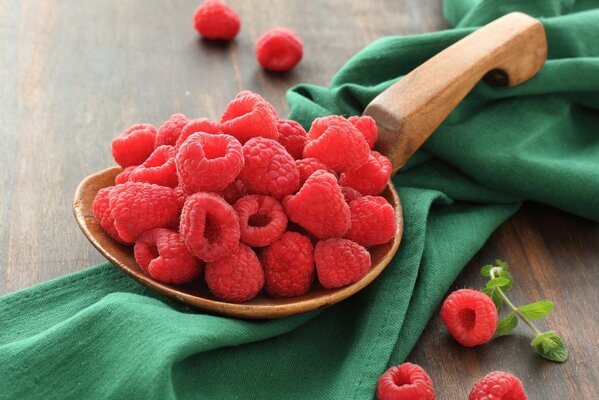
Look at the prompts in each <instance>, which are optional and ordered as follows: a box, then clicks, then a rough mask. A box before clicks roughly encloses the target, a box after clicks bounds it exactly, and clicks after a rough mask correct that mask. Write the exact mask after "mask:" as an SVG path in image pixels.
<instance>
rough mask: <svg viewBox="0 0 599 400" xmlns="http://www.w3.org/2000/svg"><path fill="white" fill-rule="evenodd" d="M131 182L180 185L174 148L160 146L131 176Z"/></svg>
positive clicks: (170, 185)
mask: <svg viewBox="0 0 599 400" xmlns="http://www.w3.org/2000/svg"><path fill="white" fill-rule="evenodd" d="M129 181H130V182H147V183H155V184H156V185H160V186H168V187H175V186H177V184H178V183H179V179H178V178H177V168H176V166H175V149H174V148H173V146H166V145H163V146H158V147H157V148H156V149H155V150H154V152H153V153H152V154H150V157H148V159H147V160H146V161H144V162H143V164H141V165H139V166H137V167H136V168H135V169H134V170H133V171H131V173H130V174H129Z"/></svg>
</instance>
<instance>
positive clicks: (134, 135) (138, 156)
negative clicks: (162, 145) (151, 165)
mask: <svg viewBox="0 0 599 400" xmlns="http://www.w3.org/2000/svg"><path fill="white" fill-rule="evenodd" d="M155 141H156V128H154V126H153V125H150V124H137V125H133V126H131V127H130V128H128V129H127V130H125V131H123V133H121V135H120V136H118V137H117V138H115V139H114V140H113V141H112V157H113V158H114V161H116V163H117V164H119V165H120V166H121V167H123V168H126V167H130V166H132V165H139V164H141V163H142V162H144V161H146V158H148V157H149V156H150V154H152V152H153V151H154V142H155Z"/></svg>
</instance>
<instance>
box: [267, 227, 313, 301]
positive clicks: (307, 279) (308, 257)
mask: <svg viewBox="0 0 599 400" xmlns="http://www.w3.org/2000/svg"><path fill="white" fill-rule="evenodd" d="M261 260H262V266H263V267H264V278H265V287H266V290H267V291H268V293H270V294H271V295H273V296H275V297H293V296H301V295H302V294H305V293H307V292H308V291H309V290H310V287H311V286H312V280H313V279H314V247H313V246H312V243H311V242H310V239H309V238H308V237H306V236H304V235H302V234H299V233H297V232H285V233H284V234H283V236H281V237H280V238H279V239H278V240H277V241H275V242H274V243H272V244H271V245H270V246H268V247H267V248H266V249H265V250H264V252H263V253H262V257H261Z"/></svg>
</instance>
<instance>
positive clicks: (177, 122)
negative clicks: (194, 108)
mask: <svg viewBox="0 0 599 400" xmlns="http://www.w3.org/2000/svg"><path fill="white" fill-rule="evenodd" d="M188 122H189V120H188V119H187V118H186V117H185V115H183V114H173V115H171V116H170V117H169V119H167V120H166V122H165V123H164V124H162V126H161V127H160V128H158V134H157V135H156V142H155V143H154V147H159V146H162V145H168V146H174V145H175V143H177V139H179V136H181V131H182V130H183V127H184V126H185V125H187V123H188Z"/></svg>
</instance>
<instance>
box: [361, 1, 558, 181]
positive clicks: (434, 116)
mask: <svg viewBox="0 0 599 400" xmlns="http://www.w3.org/2000/svg"><path fill="white" fill-rule="evenodd" d="M546 57H547V40H546V38H545V30H544V28H543V25H542V24H541V23H540V22H539V21H537V20H536V19H534V18H532V17H530V16H528V15H526V14H522V13H511V14H507V15H505V16H503V17H501V18H499V19H497V20H495V21H493V22H491V23H489V24H488V25H485V26H484V27H482V28H480V29H479V30H477V31H476V32H473V33H471V34H470V35H468V36H466V37H465V38H463V39H462V40H460V41H458V42H456V43H455V44H453V45H452V46H450V47H448V48H446V49H445V50H443V51H442V52H440V53H439V54H437V55H436V56H434V57H433V58H431V59H430V60H428V61H427V62H425V63H424V64H422V65H420V66H419V67H418V68H416V69H415V70H413V71H412V72H410V73H409V74H408V75H406V76H405V77H403V78H402V79H400V80H399V81H398V82H397V83H395V84H394V85H393V86H391V87H389V88H388V89H387V90H385V91H384V92H383V93H381V94H380V95H378V96H377V97H376V98H375V99H374V100H373V101H372V102H371V103H370V104H369V105H368V107H366V110H365V111H364V115H370V116H371V117H373V118H374V119H375V120H376V122H377V125H378V127H379V140H378V142H377V150H378V151H380V152H381V153H383V154H385V155H386V156H387V157H389V159H390V160H391V163H392V164H393V173H395V172H397V170H398V169H399V168H400V167H401V166H403V165H404V164H405V163H406V161H407V160H408V158H410V156H411V155H412V154H413V153H414V152H415V151H416V150H417V149H418V148H419V147H420V146H421V145H422V143H424V141H425V140H426V139H427V138H428V137H429V136H430V135H431V133H433V131H434V130H435V129H436V128H437V127H438V126H439V125H440V124H441V122H443V120H445V118H446V117H447V116H448V115H449V113H450V112H451V111H452V110H453V109H454V108H455V107H456V106H457V105H458V103H459V102H460V101H462V99H463V98H464V97H465V96H466V94H468V92H469V91H470V90H471V89H472V88H473V87H474V85H476V84H477V83H478V82H479V81H480V79H481V78H483V77H485V75H487V76H486V78H487V79H486V80H489V81H490V83H491V84H497V85H502V86H515V85H518V84H520V83H522V82H524V81H526V80H527V79H529V78H531V77H532V76H533V75H534V74H536V73H537V72H538V71H539V70H540V69H541V67H542V66H543V64H544V63H545V59H546ZM489 72H490V73H489ZM507 117H509V116H506V118H507Z"/></svg>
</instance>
